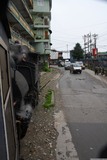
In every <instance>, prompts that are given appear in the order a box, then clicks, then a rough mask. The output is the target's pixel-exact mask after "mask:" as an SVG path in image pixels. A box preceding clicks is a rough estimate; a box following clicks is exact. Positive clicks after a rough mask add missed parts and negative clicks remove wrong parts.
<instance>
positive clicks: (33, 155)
mask: <svg viewBox="0 0 107 160" xmlns="http://www.w3.org/2000/svg"><path fill="white" fill-rule="evenodd" d="M60 74H61V73H60V70H58V69H52V72H48V73H42V74H41V78H40V82H41V83H40V84H41V92H40V96H39V104H38V106H37V107H36V108H35V110H34V112H33V115H32V118H31V122H30V124H29V128H28V131H27V134H26V136H25V137H24V138H23V139H22V140H21V153H20V154H21V157H22V158H23V159H24V160H56V141H57V136H58V133H57V131H56V129H55V127H54V111H55V110H57V105H58V104H57V105H55V106H54V107H52V108H51V109H49V110H47V109H44V107H43V102H44V99H45V95H46V93H47V91H48V90H49V89H52V90H54V93H55V96H56V94H57V98H56V101H58V91H57V90H56V84H57V81H58V77H59V75H60Z"/></svg>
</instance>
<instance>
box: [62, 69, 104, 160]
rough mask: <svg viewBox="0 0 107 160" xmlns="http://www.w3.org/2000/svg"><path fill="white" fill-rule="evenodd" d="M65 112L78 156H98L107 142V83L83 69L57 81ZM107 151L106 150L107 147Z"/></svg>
mask: <svg viewBox="0 0 107 160" xmlns="http://www.w3.org/2000/svg"><path fill="white" fill-rule="evenodd" d="M59 88H60V91H61V97H62V104H63V111H64V116H65V119H66V122H67V125H68V127H69V130H70V133H71V136H72V141H73V144H74V146H75V149H76V151H77V154H78V157H79V160H90V159H95V158H98V157H100V153H101V150H102V149H103V147H105V146H106V145H107V84H106V83H104V82H103V81H101V80H100V79H99V78H97V79H96V78H95V77H93V76H92V75H91V74H89V73H88V72H87V70H84V71H83V72H82V74H70V73H69V71H65V72H64V75H63V76H62V78H61V79H60V81H59ZM106 154H107V151H106Z"/></svg>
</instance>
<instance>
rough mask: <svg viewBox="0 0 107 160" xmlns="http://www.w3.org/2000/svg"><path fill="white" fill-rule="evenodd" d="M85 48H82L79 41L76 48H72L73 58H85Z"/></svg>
mask: <svg viewBox="0 0 107 160" xmlns="http://www.w3.org/2000/svg"><path fill="white" fill-rule="evenodd" d="M83 52H84V51H83V49H82V48H81V46H80V44H79V43H77V44H76V45H75V47H74V50H72V53H73V54H72V56H73V59H76V60H81V59H83V57H84V56H83Z"/></svg>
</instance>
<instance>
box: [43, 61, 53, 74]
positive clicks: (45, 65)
mask: <svg viewBox="0 0 107 160" xmlns="http://www.w3.org/2000/svg"><path fill="white" fill-rule="evenodd" d="M43 71H44V72H50V71H51V69H50V68H49V66H48V63H47V62H44V64H43Z"/></svg>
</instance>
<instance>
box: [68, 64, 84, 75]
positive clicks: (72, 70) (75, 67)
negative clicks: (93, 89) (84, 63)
mask: <svg viewBox="0 0 107 160" xmlns="http://www.w3.org/2000/svg"><path fill="white" fill-rule="evenodd" d="M70 73H80V74H81V73H82V67H81V66H80V65H79V64H78V63H73V64H72V65H71V66H70Z"/></svg>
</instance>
